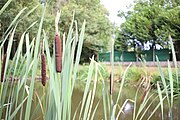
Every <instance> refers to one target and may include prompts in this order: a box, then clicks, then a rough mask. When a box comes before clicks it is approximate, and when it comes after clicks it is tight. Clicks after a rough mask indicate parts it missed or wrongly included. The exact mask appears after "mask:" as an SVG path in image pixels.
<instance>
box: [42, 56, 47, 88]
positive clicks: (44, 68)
mask: <svg viewBox="0 0 180 120" xmlns="http://www.w3.org/2000/svg"><path fill="white" fill-rule="evenodd" d="M41 76H42V85H43V86H45V85H46V57H45V54H44V53H42V54H41Z"/></svg>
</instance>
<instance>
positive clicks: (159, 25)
mask: <svg viewBox="0 0 180 120" xmlns="http://www.w3.org/2000/svg"><path fill="white" fill-rule="evenodd" d="M179 5H180V2H179V1H178V0H166V1H164V0H158V1H157V0H149V1H145V0H139V1H137V2H136V3H135V5H134V8H133V10H132V11H128V12H119V16H120V17H125V19H126V21H125V22H124V23H123V24H122V25H121V26H120V31H119V34H118V37H117V41H118V42H119V43H120V44H119V46H125V45H128V44H129V45H132V47H134V48H137V47H139V48H141V49H143V48H144V45H145V44H146V43H149V45H150V48H154V47H155V45H156V44H158V45H161V46H162V47H168V41H169V40H168V35H169V34H170V35H171V36H172V37H173V38H175V39H180V8H179ZM120 41H126V44H125V45H123V44H121V42H120ZM118 42H116V43H117V44H116V45H118Z"/></svg>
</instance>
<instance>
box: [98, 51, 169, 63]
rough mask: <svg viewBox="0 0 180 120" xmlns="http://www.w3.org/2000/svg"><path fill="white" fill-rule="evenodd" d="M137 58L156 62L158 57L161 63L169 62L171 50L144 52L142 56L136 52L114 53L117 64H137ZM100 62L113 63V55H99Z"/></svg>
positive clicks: (108, 53) (107, 53)
mask: <svg viewBox="0 0 180 120" xmlns="http://www.w3.org/2000/svg"><path fill="white" fill-rule="evenodd" d="M137 56H141V57H143V58H144V59H145V60H146V61H153V60H156V56H157V57H158V59H159V61H167V60H169V59H170V55H169V49H162V50H154V51H153V50H147V51H143V52H141V53H140V54H138V55H137V54H136V53H135V52H128V51H124V52H120V51H115V52H114V61H115V62H121V61H123V62H136V61H137V60H138V58H137ZM99 61H100V62H110V61H111V53H110V52H106V53H99Z"/></svg>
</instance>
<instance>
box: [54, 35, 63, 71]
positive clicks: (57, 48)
mask: <svg viewBox="0 0 180 120" xmlns="http://www.w3.org/2000/svg"><path fill="white" fill-rule="evenodd" d="M55 56H56V71H57V72H61V71H62V44H61V39H60V37H59V35H58V34H56V36H55Z"/></svg>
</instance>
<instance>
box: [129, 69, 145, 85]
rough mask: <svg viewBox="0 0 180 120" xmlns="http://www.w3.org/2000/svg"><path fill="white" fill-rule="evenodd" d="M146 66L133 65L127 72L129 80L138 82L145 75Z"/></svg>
mask: <svg viewBox="0 0 180 120" xmlns="http://www.w3.org/2000/svg"><path fill="white" fill-rule="evenodd" d="M144 71H145V70H144V68H140V67H136V66H132V67H130V68H129V70H128V71H127V73H126V81H127V82H135V83H136V82H138V81H139V80H140V79H141V77H142V76H143V75H145V72H144Z"/></svg>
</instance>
